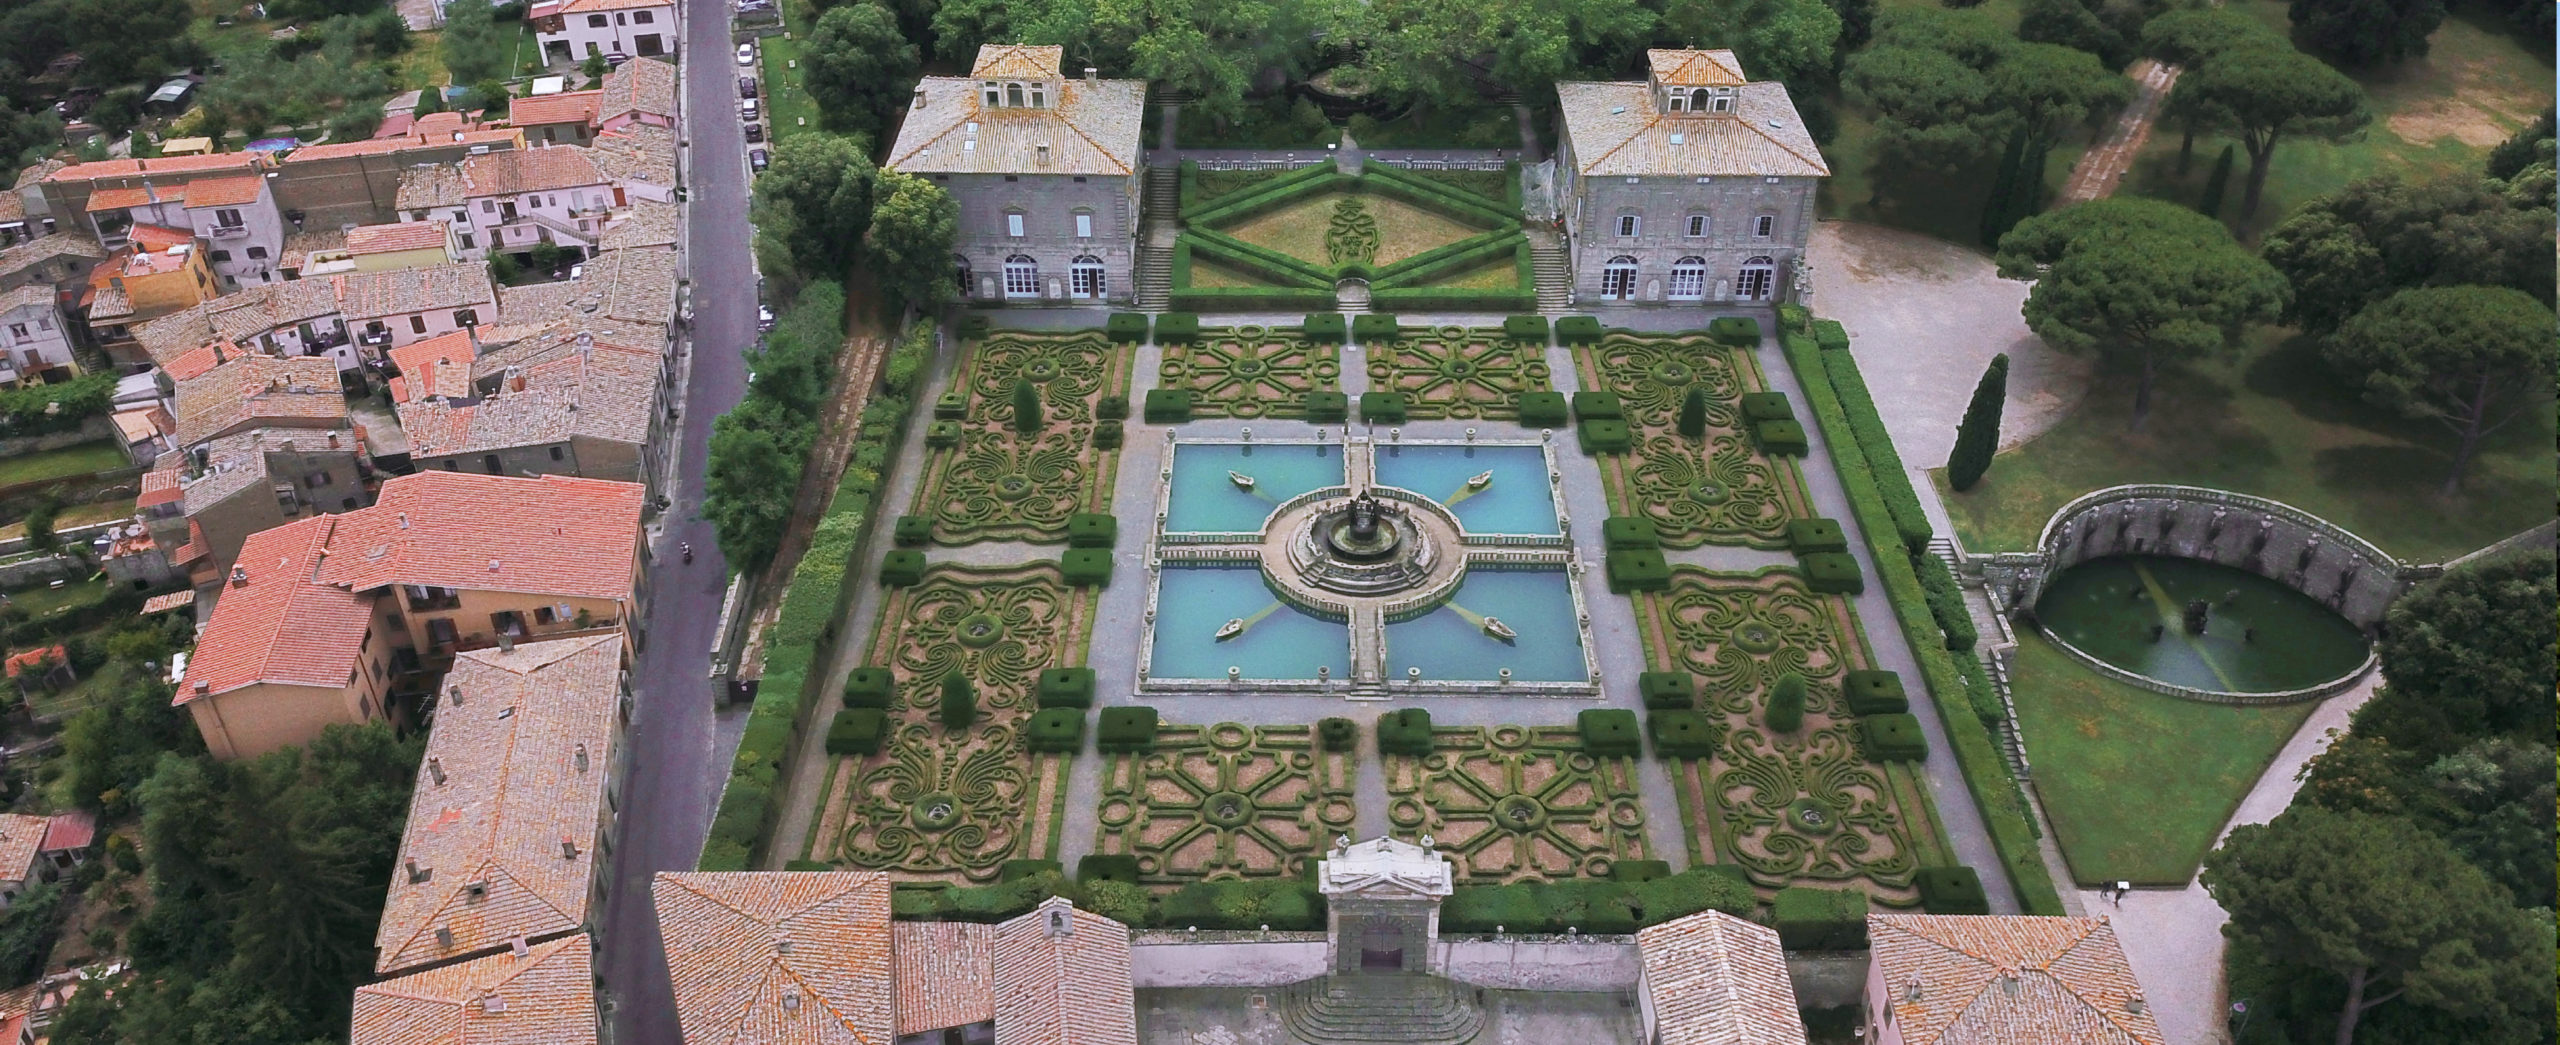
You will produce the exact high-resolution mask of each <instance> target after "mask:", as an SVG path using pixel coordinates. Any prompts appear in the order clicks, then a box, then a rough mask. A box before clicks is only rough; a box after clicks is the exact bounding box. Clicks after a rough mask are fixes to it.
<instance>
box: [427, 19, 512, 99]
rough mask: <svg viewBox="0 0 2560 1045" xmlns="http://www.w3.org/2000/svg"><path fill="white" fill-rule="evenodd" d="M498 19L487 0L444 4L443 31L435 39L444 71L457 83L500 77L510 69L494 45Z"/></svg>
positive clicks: (503, 77)
mask: <svg viewBox="0 0 2560 1045" xmlns="http://www.w3.org/2000/svg"><path fill="white" fill-rule="evenodd" d="M498 35H499V30H498V23H497V20H496V15H495V14H494V12H493V11H492V10H491V8H490V6H489V0H453V2H452V3H450V4H447V5H445V9H444V31H443V35H442V37H441V38H440V39H438V40H437V42H436V48H437V51H438V52H439V53H440V54H442V55H443V56H444V67H445V69H446V71H448V72H451V73H452V74H453V82H454V83H457V84H475V83H481V82H484V81H488V80H502V79H505V78H506V76H507V74H508V73H509V72H510V71H511V70H509V69H508V68H507V56H506V54H505V53H504V52H502V51H501V50H500V49H499V47H498Z"/></svg>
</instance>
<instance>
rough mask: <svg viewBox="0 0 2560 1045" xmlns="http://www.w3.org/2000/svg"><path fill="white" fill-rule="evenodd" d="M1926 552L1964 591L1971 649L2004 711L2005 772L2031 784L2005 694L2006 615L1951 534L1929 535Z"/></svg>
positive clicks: (2031, 773)
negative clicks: (1970, 624)
mask: <svg viewBox="0 0 2560 1045" xmlns="http://www.w3.org/2000/svg"><path fill="white" fill-rule="evenodd" d="M1928 553H1929V554H1930V555H1932V556H1935V557H1937V559H1938V561H1940V562H1944V563H1946V564H1947V570H1948V571H1949V572H1951V573H1953V574H1955V577H1956V584H1957V585H1958V586H1959V588H1960V590H1961V591H1962V592H1963V594H1964V608H1965V612H1966V613H1968V614H1970V615H1971V616H1972V617H1973V627H1974V631H1975V632H1976V633H1977V634H1979V635H1980V636H1981V640H1980V642H1979V643H1978V644H1977V645H1976V646H1975V647H1974V652H1975V653H1976V654H1978V655H1980V656H1981V658H1982V670H1983V672H1984V674H1986V675H1989V676H1990V678H1991V687H1992V688H1993V689H1995V690H1998V691H1999V693H2000V704H2001V706H2002V707H2003V708H2004V709H2005V710H2006V711H2007V712H2008V713H2007V714H2006V715H2004V716H2003V717H2002V721H2001V723H2000V726H1999V729H1998V730H1997V732H1998V733H1999V741H2000V756H2001V757H2002V758H2003V759H2005V760H2007V761H2008V763H2009V773H2010V775H2012V776H2015V777H2017V778H2018V782H2019V783H2021V784H2031V783H2033V782H2034V779H2035V772H2034V768H2033V767H2032V766H2031V765H2030V764H2029V763H2028V761H2027V742H2026V738H2024V737H2021V736H2019V735H2018V725H2017V723H2018V709H2017V705H2016V704H2015V703H2014V702H2013V700H2012V699H2011V697H2010V693H2009V658H2008V656H2007V653H2008V650H2009V649H2010V648H2011V647H2012V646H2014V645H2015V640H2014V639H2012V638H2010V637H2009V624H2008V620H2007V618H2005V617H2003V616H2001V614H2000V608H1999V607H1998V606H1996V605H1993V604H1992V602H1991V592H1990V590H1989V589H1987V588H1985V587H1983V582H1982V568H1981V566H1980V564H1978V563H1974V562H1972V561H1971V560H1970V558H1969V557H1967V556H1966V555H1965V553H1964V549H1963V548H1961V547H1959V546H1958V545H1957V544H1956V542H1955V539H1954V538H1952V537H1946V536H1938V537H1932V538H1929V546H1928Z"/></svg>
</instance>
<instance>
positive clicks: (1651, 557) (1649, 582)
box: [1606, 548, 1671, 595]
mask: <svg viewBox="0 0 2560 1045" xmlns="http://www.w3.org/2000/svg"><path fill="white" fill-rule="evenodd" d="M1606 563H1607V566H1608V577H1609V590H1610V591H1611V592H1614V593H1616V594H1619V595H1625V594H1627V593H1629V592H1638V591H1665V590H1668V589H1669V588H1670V587H1671V566H1670V564H1669V563H1666V562H1664V561H1662V553H1661V552H1659V551H1654V550H1652V549H1646V548H1635V549H1625V548H1621V549H1612V550H1611V551H1610V552H1609V553H1608V557H1607V559H1606Z"/></svg>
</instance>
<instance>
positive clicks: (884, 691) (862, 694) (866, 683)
mask: <svg viewBox="0 0 2560 1045" xmlns="http://www.w3.org/2000/svg"><path fill="white" fill-rule="evenodd" d="M897 685H898V684H897V680H896V679H894V678H892V677H890V675H889V669H887V668H874V667H869V666H864V667H859V668H855V669H853V670H852V671H851V672H848V673H846V675H845V677H844V706H846V707H849V708H885V707H888V706H889V697H890V695H891V694H893V693H895V692H897Z"/></svg>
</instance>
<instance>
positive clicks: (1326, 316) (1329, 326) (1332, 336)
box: [1298, 312, 1351, 345]
mask: <svg viewBox="0 0 2560 1045" xmlns="http://www.w3.org/2000/svg"><path fill="white" fill-rule="evenodd" d="M1298 329H1299V330H1300V331H1301V332H1303V333H1305V334H1306V335H1307V340H1309V341H1319V342H1329V343H1332V344H1336V345H1339V344H1341V343H1342V339H1343V337H1344V335H1345V334H1347V333H1348V332H1349V331H1350V329H1351V324H1349V323H1347V322H1344V321H1343V318H1342V313H1340V312H1309V313H1307V318H1306V321H1305V322H1303V323H1300V324H1299V326H1298Z"/></svg>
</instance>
